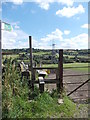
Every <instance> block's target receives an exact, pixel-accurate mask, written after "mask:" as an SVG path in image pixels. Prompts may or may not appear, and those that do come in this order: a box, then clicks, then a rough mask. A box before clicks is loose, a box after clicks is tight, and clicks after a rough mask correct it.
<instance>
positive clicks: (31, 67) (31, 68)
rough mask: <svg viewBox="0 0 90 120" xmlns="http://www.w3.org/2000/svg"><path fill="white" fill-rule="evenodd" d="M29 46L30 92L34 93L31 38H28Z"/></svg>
mask: <svg viewBox="0 0 90 120" xmlns="http://www.w3.org/2000/svg"><path fill="white" fill-rule="evenodd" d="M29 46H30V70H31V81H32V90H33V91H34V79H33V58H32V37H31V36H29Z"/></svg>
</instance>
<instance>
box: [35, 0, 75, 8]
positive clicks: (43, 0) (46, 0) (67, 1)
mask: <svg viewBox="0 0 90 120" xmlns="http://www.w3.org/2000/svg"><path fill="white" fill-rule="evenodd" d="M33 1H34V2H36V3H37V4H39V6H40V7H41V8H42V9H45V10H48V9H49V7H50V4H51V3H54V2H57V3H61V4H64V5H67V6H72V5H73V2H74V1H73V0H33Z"/></svg>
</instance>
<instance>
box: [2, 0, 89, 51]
mask: <svg viewBox="0 0 90 120" xmlns="http://www.w3.org/2000/svg"><path fill="white" fill-rule="evenodd" d="M38 1H39V2H38ZM54 1H55V0H47V2H45V1H43V0H34V2H23V1H22V0H19V2H16V1H15V0H14V1H13V0H12V2H3V3H2V21H5V22H8V23H10V24H11V25H12V26H13V30H12V31H11V32H8V31H4V30H3V31H2V48H8V49H10V48H11V49H12V48H27V47H29V44H28V43H29V41H28V36H29V35H31V36H32V37H33V47H34V48H41V49H51V48H52V46H51V45H52V43H55V44H56V45H55V48H56V49H57V48H58V49H61V48H63V49H87V48H88V3H87V2H86V3H85V2H82V3H81V2H72V0H68V3H67V2H65V1H64V0H63V1H62V2H61V1H60V2H57V0H56V1H55V2H54ZM58 1H59V0H58Z"/></svg>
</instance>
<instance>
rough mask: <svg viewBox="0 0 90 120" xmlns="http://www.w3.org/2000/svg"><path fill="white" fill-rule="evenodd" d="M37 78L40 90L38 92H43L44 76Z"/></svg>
mask: <svg viewBox="0 0 90 120" xmlns="http://www.w3.org/2000/svg"><path fill="white" fill-rule="evenodd" d="M38 80H39V90H40V93H43V92H44V84H45V82H44V78H43V77H39V78H38Z"/></svg>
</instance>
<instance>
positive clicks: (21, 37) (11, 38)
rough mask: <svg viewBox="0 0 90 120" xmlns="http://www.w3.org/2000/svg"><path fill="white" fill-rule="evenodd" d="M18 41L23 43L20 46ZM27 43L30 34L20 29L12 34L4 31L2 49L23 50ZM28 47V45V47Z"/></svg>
mask: <svg viewBox="0 0 90 120" xmlns="http://www.w3.org/2000/svg"><path fill="white" fill-rule="evenodd" d="M18 41H22V43H21V44H19V42H18ZM26 41H28V34H26V33H25V32H24V31H22V30H20V29H19V30H12V31H11V32H9V31H5V30H3V31H2V48H5V49H6V48H7V49H10V48H18V47H21V48H22V47H23V45H24V44H25V43H26ZM27 46H28V44H27V45H26V47H27Z"/></svg>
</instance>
